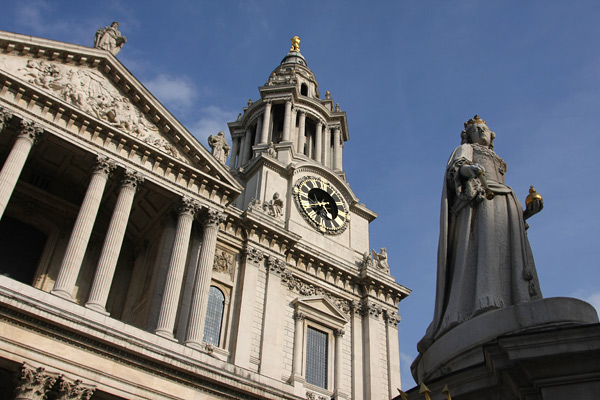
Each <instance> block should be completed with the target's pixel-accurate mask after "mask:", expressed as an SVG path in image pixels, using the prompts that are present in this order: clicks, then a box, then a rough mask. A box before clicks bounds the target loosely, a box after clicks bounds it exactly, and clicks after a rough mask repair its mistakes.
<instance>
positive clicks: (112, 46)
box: [94, 21, 127, 56]
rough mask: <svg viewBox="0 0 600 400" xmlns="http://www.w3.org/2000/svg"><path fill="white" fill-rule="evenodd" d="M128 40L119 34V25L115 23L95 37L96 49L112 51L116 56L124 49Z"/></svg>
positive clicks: (99, 30)
mask: <svg viewBox="0 0 600 400" xmlns="http://www.w3.org/2000/svg"><path fill="white" fill-rule="evenodd" d="M125 42H127V38H126V37H125V36H123V35H121V32H119V23H118V22H116V21H115V22H113V23H112V24H110V26H107V27H105V28H104V29H102V28H100V29H98V31H97V32H96V36H95V37H94V47H95V48H97V49H103V50H108V51H110V52H111V53H112V54H113V55H114V56H116V55H117V53H118V52H119V51H121V49H122V48H123V46H124V45H125Z"/></svg>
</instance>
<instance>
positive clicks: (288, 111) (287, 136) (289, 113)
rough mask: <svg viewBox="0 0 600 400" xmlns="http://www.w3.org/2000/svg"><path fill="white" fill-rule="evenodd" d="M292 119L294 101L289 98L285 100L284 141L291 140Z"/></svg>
mask: <svg viewBox="0 0 600 400" xmlns="http://www.w3.org/2000/svg"><path fill="white" fill-rule="evenodd" d="M291 120H292V101H291V100H288V101H286V102H285V112H284V114H283V135H282V138H281V140H282V141H283V142H289V141H290V122H291Z"/></svg>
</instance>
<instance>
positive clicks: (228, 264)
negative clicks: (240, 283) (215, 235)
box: [213, 249, 235, 280]
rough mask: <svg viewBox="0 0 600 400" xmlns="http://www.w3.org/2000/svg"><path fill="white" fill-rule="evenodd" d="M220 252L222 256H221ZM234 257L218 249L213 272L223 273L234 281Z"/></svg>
mask: <svg viewBox="0 0 600 400" xmlns="http://www.w3.org/2000/svg"><path fill="white" fill-rule="evenodd" d="M219 252H220V254H219ZM233 260H234V255H233V254H230V253H229V252H226V251H225V250H222V249H217V251H216V252H215V262H214V264H213V271H217V272H223V273H226V274H229V275H230V276H231V279H232V280H233V275H234V271H235V269H234V261H233Z"/></svg>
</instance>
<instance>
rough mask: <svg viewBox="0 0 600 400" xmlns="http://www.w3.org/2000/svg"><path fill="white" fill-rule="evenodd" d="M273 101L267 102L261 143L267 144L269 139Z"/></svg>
mask: <svg viewBox="0 0 600 400" xmlns="http://www.w3.org/2000/svg"><path fill="white" fill-rule="evenodd" d="M271 106H272V105H271V102H270V101H268V102H267V104H265V114H264V116H263V124H262V132H261V133H260V144H267V140H268V139H269V126H270V125H271Z"/></svg>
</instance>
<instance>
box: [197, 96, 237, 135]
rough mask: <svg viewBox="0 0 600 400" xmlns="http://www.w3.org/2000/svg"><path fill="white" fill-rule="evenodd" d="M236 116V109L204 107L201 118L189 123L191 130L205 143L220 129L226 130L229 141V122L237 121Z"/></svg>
mask: <svg viewBox="0 0 600 400" xmlns="http://www.w3.org/2000/svg"><path fill="white" fill-rule="evenodd" d="M235 118H236V111H235V110H226V109H223V108H221V107H217V106H208V107H204V108H201V109H200V119H199V120H197V121H196V122H195V123H193V124H191V125H189V126H190V131H191V132H192V133H193V134H194V136H195V137H196V138H197V139H198V140H199V141H200V143H202V144H203V145H206V141H207V140H208V137H209V136H210V135H214V134H216V133H218V132H219V131H225V133H226V137H227V141H228V142H230V138H229V135H228V134H227V132H228V130H227V122H231V121H235ZM230 144H231V143H230Z"/></svg>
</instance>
